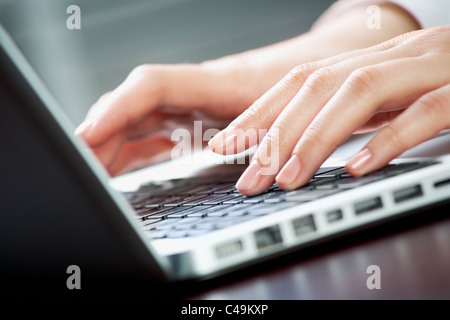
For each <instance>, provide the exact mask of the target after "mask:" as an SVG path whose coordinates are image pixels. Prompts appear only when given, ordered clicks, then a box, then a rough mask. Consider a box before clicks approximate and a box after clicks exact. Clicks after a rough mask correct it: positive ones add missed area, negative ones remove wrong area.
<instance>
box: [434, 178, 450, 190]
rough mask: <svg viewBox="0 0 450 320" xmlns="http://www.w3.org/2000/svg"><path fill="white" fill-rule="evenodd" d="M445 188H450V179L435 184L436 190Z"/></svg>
mask: <svg viewBox="0 0 450 320" xmlns="http://www.w3.org/2000/svg"><path fill="white" fill-rule="evenodd" d="M445 186H450V178H448V179H445V180H441V181H438V182H436V183H435V184H434V187H435V188H436V189H437V188H442V187H445Z"/></svg>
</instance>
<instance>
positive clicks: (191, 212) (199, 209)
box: [185, 206, 212, 218]
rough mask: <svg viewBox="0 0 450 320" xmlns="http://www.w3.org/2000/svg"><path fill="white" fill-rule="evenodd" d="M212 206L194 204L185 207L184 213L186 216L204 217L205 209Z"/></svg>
mask: <svg viewBox="0 0 450 320" xmlns="http://www.w3.org/2000/svg"><path fill="white" fill-rule="evenodd" d="M209 208H212V206H196V207H189V208H187V209H186V211H185V213H186V216H187V217H190V218H195V217H206V211H207V210H208V209H209Z"/></svg>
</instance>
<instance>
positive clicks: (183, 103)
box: [76, 7, 417, 176]
mask: <svg viewBox="0 0 450 320" xmlns="http://www.w3.org/2000/svg"><path fill="white" fill-rule="evenodd" d="M365 9H366V8H365V7H357V8H355V9H352V10H349V12H347V13H344V14H341V15H340V16H339V17H337V18H336V19H334V20H332V21H329V22H327V23H329V25H327V23H322V24H320V25H319V26H318V27H317V28H315V29H313V30H312V31H310V32H308V33H305V34H303V35H300V36H298V37H295V38H292V39H289V40H286V41H283V42H279V43H276V44H273V45H270V46H266V47H263V48H260V49H255V50H250V51H246V52H242V53H238V54H234V55H230V56H226V57H223V58H220V59H216V60H211V61H207V62H204V63H200V64H173V65H153V64H149V65H143V66H139V67H137V68H135V69H134V70H133V71H132V72H131V73H130V74H129V76H128V77H127V78H126V79H125V81H124V82H123V83H122V84H121V85H119V86H118V87H117V88H116V89H115V90H113V91H111V92H109V93H106V94H104V95H103V96H102V97H101V98H100V99H99V100H98V101H97V102H96V103H95V104H94V105H93V106H92V107H91V109H90V110H89V112H88V115H87V117H86V120H85V121H84V122H83V123H82V124H81V125H80V126H79V127H78V129H77V131H76V134H77V135H79V136H80V137H82V138H83V139H84V140H85V141H86V142H87V143H88V145H89V146H90V147H91V148H92V149H93V151H94V152H95V153H96V155H97V157H98V158H99V159H100V161H101V162H102V163H103V164H104V166H105V167H106V169H107V170H108V171H109V173H110V174H111V175H113V176H115V175H119V174H122V173H125V172H128V171H131V170H133V169H137V168H141V167H144V166H147V165H150V164H153V163H156V162H160V161H163V160H168V159H169V158H171V156H172V155H171V150H172V148H173V146H174V142H173V141H172V140H171V135H172V133H173V131H174V130H175V129H179V128H185V129H188V130H189V131H190V132H191V133H192V135H191V137H192V136H193V127H194V121H202V129H203V130H204V131H205V130H208V129H215V132H219V130H222V129H223V128H225V127H226V126H227V125H228V124H229V122H230V121H231V120H233V119H234V118H236V117H237V116H238V115H240V114H241V113H242V112H243V111H244V110H246V109H247V107H248V106H250V105H252V104H253V102H254V101H255V100H257V99H258V98H259V97H260V96H261V95H263V94H264V93H265V92H266V91H267V90H268V89H270V88H271V87H273V86H274V85H275V84H276V83H277V82H278V81H279V80H281V79H282V78H283V76H284V75H285V74H286V73H287V72H288V71H289V70H291V69H292V68H293V67H294V66H296V65H299V64H302V63H306V62H311V61H316V60H319V59H323V58H326V57H331V56H334V55H336V54H339V53H342V52H347V51H351V50H355V49H359V48H364V47H367V46H370V45H373V44H377V43H379V42H382V41H385V40H388V39H390V38H392V37H394V36H396V35H398V34H401V33H404V32H407V31H410V30H412V29H415V28H417V25H415V23H414V21H411V18H410V17H409V16H408V15H406V14H405V13H404V12H402V11H401V10H399V9H395V8H391V7H384V8H383V10H384V11H383V17H384V18H383V21H382V22H383V28H382V29H381V30H368V29H367V28H366V19H367V14H366V10H365ZM349 34H352V36H351V37H349V36H348V35H349ZM285 89H286V88H285ZM279 90H283V88H281V89H279ZM282 96H285V97H289V96H290V95H289V94H286V95H282ZM259 116H261V117H264V116H265V115H263V114H261V115H259ZM211 137H212V135H211ZM195 138H196V139H197V138H198V137H195ZM200 138H203V135H202V137H200ZM191 140H193V139H191ZM202 140H203V139H202ZM204 142H205V144H204V145H206V143H207V141H204Z"/></svg>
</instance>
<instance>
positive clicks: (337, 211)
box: [0, 27, 450, 295]
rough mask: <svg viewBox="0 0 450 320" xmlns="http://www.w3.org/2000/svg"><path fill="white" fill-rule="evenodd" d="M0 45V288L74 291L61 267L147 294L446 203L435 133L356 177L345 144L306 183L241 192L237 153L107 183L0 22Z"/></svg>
mask: <svg viewBox="0 0 450 320" xmlns="http://www.w3.org/2000/svg"><path fill="white" fill-rule="evenodd" d="M0 41H1V49H0V67H1V75H2V76H1V80H0V82H1V86H0V101H1V116H0V139H1V148H2V151H1V153H0V172H1V173H0V177H1V182H2V187H1V197H0V199H1V200H0V208H1V209H0V211H1V223H0V246H1V247H0V252H1V253H0V274H1V275H2V294H8V293H11V292H15V293H16V294H19V295H20V294H22V293H25V292H38V293H42V292H46V294H54V293H58V294H59V293H67V292H70V293H72V292H75V291H77V290H71V289H70V288H68V287H67V286H66V285H67V279H68V278H69V277H70V275H71V272H70V270H73V269H70V267H71V266H76V267H77V268H78V269H79V270H81V290H80V291H81V292H83V290H89V289H92V290H94V289H95V290H96V289H99V290H103V292H109V290H111V289H114V288H129V287H128V285H129V284H131V283H132V284H133V285H132V286H131V288H134V286H137V285H140V288H141V289H143V290H144V291H146V292H152V291H154V290H155V288H161V287H167V284H169V283H177V282H183V281H186V280H201V279H208V278H212V277H216V276H218V275H222V274H225V273H228V272H231V271H233V270H238V269H240V268H243V267H246V266H251V265H254V264H258V263H262V262H263V261H265V260H267V259H273V258H276V257H278V256H280V255H282V254H286V253H289V252H293V251H298V250H302V249H304V248H307V247H313V246H315V245H317V244H324V243H327V242H329V241H332V240H333V239H336V238H337V237H341V236H342V235H347V234H351V233H353V232H355V231H358V230H361V229H364V228H368V227H373V226H376V225H377V224H382V223H384V222H386V221H389V220H392V219H398V218H401V217H404V216H408V215H410V214H412V213H413V212H423V213H424V214H426V209H427V208H429V207H431V206H435V205H440V204H442V203H445V202H448V201H449V200H450V157H449V156H448V155H438V153H436V152H435V151H436V150H438V151H439V152H441V151H442V150H444V151H445V150H447V151H449V150H450V148H449V146H450V138H449V137H450V135H449V134H448V133H447V132H443V133H442V134H441V135H440V136H438V137H437V138H436V139H434V140H433V141H430V142H427V143H426V144H425V145H423V146H420V149H419V148H416V149H413V150H411V151H410V152H409V153H406V155H409V156H403V157H401V158H399V159H396V160H395V161H393V162H392V163H391V164H389V165H388V166H387V167H385V168H383V169H382V170H379V171H377V172H375V173H373V174H369V175H367V176H364V177H360V178H354V177H352V176H350V175H349V174H348V173H347V172H346V171H345V169H344V168H343V166H342V165H343V163H344V161H345V159H346V157H347V156H348V155H350V154H348V155H347V154H346V152H347V153H348V152H350V151H349V150H353V151H354V150H355V147H357V146H359V145H361V144H362V143H364V140H359V139H358V138H352V139H350V140H349V141H348V143H346V144H345V145H344V146H343V147H342V148H341V149H338V151H337V152H336V153H335V154H334V155H333V156H332V157H331V158H330V159H329V160H328V161H327V162H326V163H325V164H324V165H323V166H322V167H321V168H320V169H319V171H318V172H317V173H316V174H315V175H314V177H313V178H312V179H311V181H309V183H308V184H306V185H305V186H303V187H301V188H299V189H297V190H294V191H289V192H286V191H283V190H281V189H280V188H279V187H278V186H276V185H273V186H272V187H271V188H270V189H269V190H268V191H266V192H265V193H263V194H260V195H257V196H254V197H245V196H243V195H241V194H239V193H238V192H237V190H236V188H235V187H234V184H235V182H236V181H237V178H238V177H239V174H240V173H242V172H243V170H244V169H245V167H246V165H247V164H248V161H246V162H244V163H241V164H229V163H224V164H217V163H216V162H215V161H210V162H208V161H204V163H200V164H199V163H192V162H189V161H186V159H183V158H181V159H178V160H175V161H172V162H170V163H163V164H160V165H156V166H153V167H149V168H145V169H142V170H138V171H135V172H132V173H129V174H125V175H123V176H120V177H117V178H114V179H111V178H110V177H109V176H108V175H107V173H106V172H105V170H104V168H103V167H102V166H101V164H100V163H99V162H98V160H97V159H96V157H95V156H94V155H93V153H92V152H91V151H90V150H89V148H88V147H87V146H86V145H85V144H84V142H83V141H81V140H79V139H78V138H76V137H75V136H74V134H73V128H72V126H71V124H70V122H69V121H68V119H67V118H66V115H65V114H64V113H63V112H62V111H61V108H59V106H58V104H57V103H56V101H55V100H54V98H53V97H52V96H51V95H50V94H49V91H48V90H47V89H46V88H45V86H44V85H43V83H42V82H41V81H40V80H39V78H38V77H37V75H36V74H35V73H34V71H33V69H32V68H31V66H30V65H29V64H28V62H27V61H26V59H25V58H24V57H23V55H22V54H21V53H20V51H19V50H18V48H17V47H16V45H15V44H14V41H13V40H12V39H11V38H10V37H9V36H8V34H7V33H6V32H5V30H4V29H3V28H1V27H0ZM365 139H367V137H365ZM346 148H347V149H346ZM204 152H205V153H208V151H204ZM339 152H340V153H339ZM421 152H422V153H425V154H428V155H433V156H431V157H430V156H429V157H422V156H423V155H424V154H421ZM246 156H247V157H248V156H249V155H246ZM410 156H412V157H410ZM244 158H245V157H244ZM333 159H334V160H333ZM225 162H227V161H225ZM95 290H94V291H95ZM124 290H125V289H124ZM122 292H124V291H122ZM125 292H131V291H125ZM130 294H131V293H130Z"/></svg>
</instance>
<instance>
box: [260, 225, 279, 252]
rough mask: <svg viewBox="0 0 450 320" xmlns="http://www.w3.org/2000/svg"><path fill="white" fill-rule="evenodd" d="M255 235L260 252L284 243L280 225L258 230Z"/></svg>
mask: <svg viewBox="0 0 450 320" xmlns="http://www.w3.org/2000/svg"><path fill="white" fill-rule="evenodd" d="M254 235H255V240H256V247H257V248H258V249H259V250H262V249H267V248H270V247H273V246H275V245H277V244H280V243H282V242H283V239H282V238H281V232H280V227H279V226H278V225H276V226H272V227H268V228H264V229H261V230H258V231H256V232H255V233H254Z"/></svg>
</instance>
